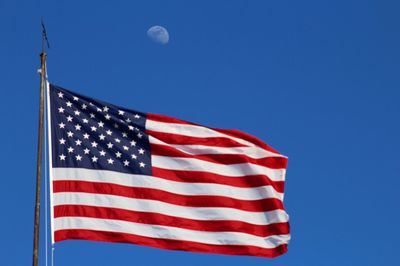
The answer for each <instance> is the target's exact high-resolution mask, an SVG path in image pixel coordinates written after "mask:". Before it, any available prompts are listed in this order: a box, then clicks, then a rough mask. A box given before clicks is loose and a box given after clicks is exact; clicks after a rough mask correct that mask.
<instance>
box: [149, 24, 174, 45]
mask: <svg viewBox="0 0 400 266" xmlns="http://www.w3.org/2000/svg"><path fill="white" fill-rule="evenodd" d="M147 36H148V37H149V38H150V39H151V40H153V41H154V42H156V43H160V44H167V43H168V41H169V34H168V31H167V29H166V28H164V27H162V26H153V27H151V28H150V29H149V30H148V31H147Z"/></svg>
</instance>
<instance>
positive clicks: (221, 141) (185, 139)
mask: <svg viewBox="0 0 400 266" xmlns="http://www.w3.org/2000/svg"><path fill="white" fill-rule="evenodd" d="M146 134H149V135H150V136H152V137H153V138H156V139H159V140H161V141H163V142H165V143H168V144H178V145H204V146H214V147H247V146H246V145H244V144H241V143H239V142H236V141H234V140H232V139H229V138H225V137H209V138H201V137H190V136H184V135H178V134H171V133H164V132H158V131H152V130H146Z"/></svg>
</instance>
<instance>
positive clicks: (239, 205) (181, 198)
mask: <svg viewBox="0 0 400 266" xmlns="http://www.w3.org/2000/svg"><path fill="white" fill-rule="evenodd" d="M53 191H54V193H57V192H85V193H96V194H107V195H116V196H123V197H129V198H136V199H150V200H158V201H162V202H167V203H171V204H175V205H180V206H188V207H223V208H234V209H239V210H244V211H254V212H262V211H272V210H276V209H282V210H283V204H282V201H280V200H279V199H275V198H270V199H260V200H238V199H233V198H229V197H223V196H187V195H179V194H175V193H170V192H167V191H163V190H159V189H152V188H138V187H128V186H121V185H116V184H111V183H100V182H87V181H70V180H68V181H53Z"/></svg>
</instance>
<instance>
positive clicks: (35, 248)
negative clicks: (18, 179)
mask: <svg viewBox="0 0 400 266" xmlns="http://www.w3.org/2000/svg"><path fill="white" fill-rule="evenodd" d="M42 25H43V23H42ZM45 45H46V32H45V30H44V28H43V31H42V52H41V53H40V100H39V101H40V103H39V130H38V150H37V164H36V204H35V218H34V227H33V228H34V233H33V262H32V265H33V266H38V263H39V229H40V185H41V176H42V144H43V119H44V91H45V90H44V88H45V82H46V50H45ZM46 230H47V228H46ZM46 241H47V239H46Z"/></svg>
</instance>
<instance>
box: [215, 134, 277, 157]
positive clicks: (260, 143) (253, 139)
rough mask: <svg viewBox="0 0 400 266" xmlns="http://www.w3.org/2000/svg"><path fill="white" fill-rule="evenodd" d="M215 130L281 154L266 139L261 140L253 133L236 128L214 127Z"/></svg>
mask: <svg viewBox="0 0 400 266" xmlns="http://www.w3.org/2000/svg"><path fill="white" fill-rule="evenodd" d="M213 130H215V131H218V132H220V133H223V134H226V135H229V136H232V137H235V138H239V139H244V140H246V141H248V142H251V143H253V144H254V145H256V146H258V147H261V148H263V149H265V150H267V151H271V152H274V153H277V154H280V153H279V152H278V151H277V150H275V149H274V148H272V147H270V146H269V145H267V144H266V143H265V142H264V141H262V140H260V139H259V138H257V137H254V136H252V135H249V134H247V133H244V132H242V131H239V130H236V129H220V128H213Z"/></svg>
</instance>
